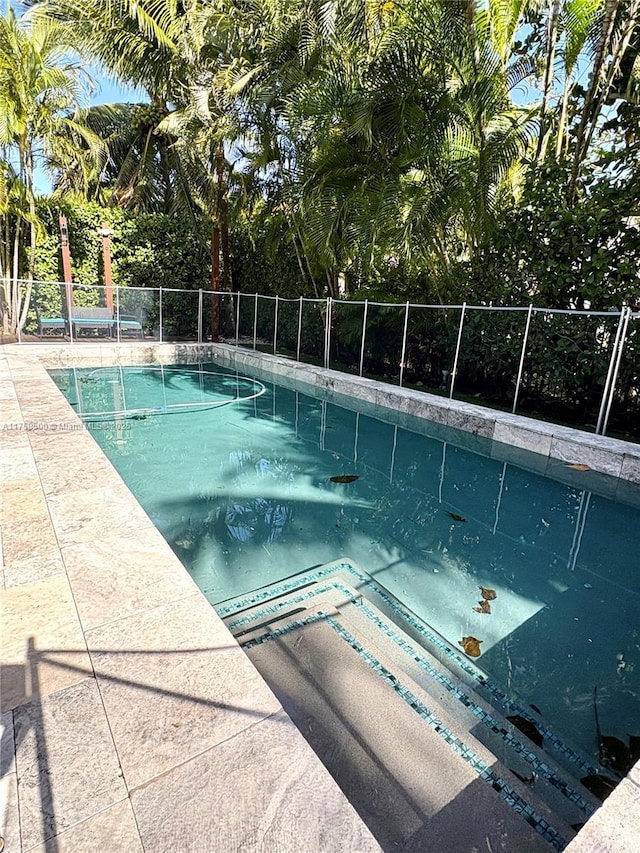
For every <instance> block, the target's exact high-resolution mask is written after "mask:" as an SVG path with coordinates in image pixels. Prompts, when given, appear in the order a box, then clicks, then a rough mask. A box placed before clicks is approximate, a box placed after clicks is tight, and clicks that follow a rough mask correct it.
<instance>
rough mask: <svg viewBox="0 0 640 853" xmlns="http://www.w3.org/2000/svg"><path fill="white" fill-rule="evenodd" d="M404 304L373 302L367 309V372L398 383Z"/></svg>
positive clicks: (365, 362)
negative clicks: (378, 303)
mask: <svg viewBox="0 0 640 853" xmlns="http://www.w3.org/2000/svg"><path fill="white" fill-rule="evenodd" d="M404 314H405V306H404V305H372V304H369V310H368V312H367V332H366V338H365V347H364V367H363V375H364V376H368V377H370V378H371V379H382V380H383V381H384V382H391V383H393V384H395V385H397V384H398V383H399V381H400V356H401V354H402V332H403V330H404Z"/></svg>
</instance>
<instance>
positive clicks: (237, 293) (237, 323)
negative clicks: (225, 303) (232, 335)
mask: <svg viewBox="0 0 640 853" xmlns="http://www.w3.org/2000/svg"><path fill="white" fill-rule="evenodd" d="M239 339H240V291H239V290H238V291H237V292H236V347H237V346H239V344H238V341H239Z"/></svg>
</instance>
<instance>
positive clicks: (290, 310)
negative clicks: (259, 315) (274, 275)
mask: <svg viewBox="0 0 640 853" xmlns="http://www.w3.org/2000/svg"><path fill="white" fill-rule="evenodd" d="M299 314H300V300H299V299H280V300H278V338H277V341H276V352H278V353H279V354H280V355H286V356H289V357H290V358H295V355H296V348H297V345H298V316H299Z"/></svg>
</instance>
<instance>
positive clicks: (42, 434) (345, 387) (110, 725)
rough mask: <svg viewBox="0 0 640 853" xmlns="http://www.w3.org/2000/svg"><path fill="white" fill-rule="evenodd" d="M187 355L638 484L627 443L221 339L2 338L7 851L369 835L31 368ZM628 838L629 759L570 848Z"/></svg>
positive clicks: (639, 469)
mask: <svg viewBox="0 0 640 853" xmlns="http://www.w3.org/2000/svg"><path fill="white" fill-rule="evenodd" d="M198 359H203V360H216V361H218V362H219V363H221V364H224V365H226V366H231V367H238V368H239V369H241V368H242V366H243V365H246V366H248V367H251V368H255V367H259V366H262V370H263V371H265V364H268V368H267V370H266V371H265V373H268V374H271V375H273V376H274V377H277V378H278V381H283V382H293V381H301V382H303V383H305V384H306V385H308V386H314V387H316V388H317V389H318V390H319V392H320V393H331V394H334V393H335V394H342V395H344V396H349V397H350V398H351V400H352V401H355V402H357V403H358V405H362V406H366V405H383V406H387V407H388V408H391V409H393V410H394V417H396V418H397V416H398V413H400V414H401V416H402V417H405V418H407V419H411V418H417V417H428V418H430V419H431V420H433V421H435V422H436V423H440V424H447V425H449V426H454V427H457V428H458V429H461V430H464V432H465V433H466V435H467V436H468V441H469V442H473V441H476V440H485V441H486V440H489V439H494V440H495V441H499V442H502V444H501V445H495V454H496V455H498V456H499V457H500V458H505V459H509V458H510V454H511V455H513V454H516V456H517V454H518V453H520V452H521V451H522V452H525V453H526V452H527V451H529V450H534V451H536V455H530V456H529V457H528V464H530V465H533V466H535V465H538V466H539V468H540V470H545V471H546V472H547V473H550V474H551V475H553V466H554V465H556V466H557V465H562V466H564V462H565V461H571V462H575V461H579V462H584V463H586V464H589V466H590V467H591V468H592V469H593V471H594V472H596V473H595V474H593V476H596V475H597V473H598V472H599V473H600V474H601V475H608V476H607V477H606V478H605V479H603V480H602V489H603V491H604V492H605V493H606V492H607V490H608V491H609V493H610V495H609V496H611V497H614V496H616V497H620V498H621V499H627V500H632V501H634V502H635V500H636V499H637V496H638V492H639V487H638V483H639V482H640V447H638V446H637V445H632V444H628V443H625V442H619V441H616V440H614V439H606V438H601V437H597V436H592V435H588V434H586V433H580V432H578V431H576V430H568V429H567V428H564V427H556V426H554V425H548V424H542V423H539V422H536V421H532V420H529V419H527V418H521V417H516V416H511V415H503V414H502V413H497V412H493V411H490V410H487V409H482V408H481V407H479V406H470V405H468V404H464V403H457V402H455V401H448V400H441V399H440V398H435V397H430V396H429V395H425V394H420V393H416V392H412V391H407V390H405V389H398V388H392V387H390V386H386V385H383V384H381V383H377V382H372V381H371V380H366V379H359V378H357V377H351V376H349V377H346V376H343V375H342V374H336V373H334V372H332V371H327V370H322V369H321V368H313V367H309V366H308V365H297V364H295V363H292V362H290V361H287V360H286V359H278V358H271V359H270V358H269V357H265V356H262V355H260V354H256V353H252V352H248V351H245V350H236V349H235V348H234V347H228V346H218V347H213V348H212V347H211V346H197V345H193V346H190V345H185V346H173V345H167V344H160V345H156V346H150V345H149V344H146V343H140V344H134V343H132V344H126V345H120V346H117V345H114V344H102V343H86V344H77V345H75V346H74V347H70V346H68V345H55V344H54V345H48V344H47V345H37V344H36V345H33V346H31V345H23V346H5V347H4V348H3V349H2V350H0V407H1V413H2V418H1V420H2V424H3V429H2V443H1V453H2V457H1V460H0V462H1V466H2V468H1V470H2V475H3V488H2V499H1V503H0V524H1V528H2V539H1V542H0V545H1V552H2V556H3V560H2V574H1V576H0V601H1V604H2V614H1V616H0V619H1V621H0V625H1V628H0V631H1V637H0V639H1V648H2V656H1V663H2V671H1V678H2V681H1V690H2V693H1V696H2V717H1V720H0V722H1V725H2V743H1V747H2V749H1V753H0V832H1V834H2V835H3V837H4V839H5V848H4V849H5V851H11V852H12V853H14V851H15V853H18V851H20V853H22V851H27V850H39V851H47V853H65V851H72V850H73V851H88V853H92V851H98V850H102V849H105V850H110V851H123V853H124V851H127V853H129V851H131V853H135V851H154V853H156V851H158V853H163V851H185V853H186V851H193V853H197V851H203V853H204V852H205V851H206V852H207V853H208V851H215V850H220V851H225V853H236V851H265V853H267V851H268V853H271V851H277V853H286V851H289V850H291V851H294V850H295V851H305V853H306V851H310V853H311V851H343V850H344V851H354V852H355V851H363V853H364V851H369V850H379V849H380V848H379V846H378V844H377V843H376V841H375V840H374V838H373V837H372V836H371V834H370V833H369V831H368V830H367V828H366V827H365V826H364V824H363V823H362V821H361V820H360V819H359V817H358V816H357V814H356V813H355V811H354V810H353V808H352V807H351V805H350V804H349V803H348V801H347V800H346V799H345V797H344V795H343V794H342V792H341V791H340V789H339V788H338V786H337V785H336V784H335V782H334V781H333V780H332V778H331V777H330V776H329V774H328V773H327V771H326V770H325V769H324V767H323V765H322V764H321V762H320V761H319V759H318V758H317V757H316V756H315V754H314V753H313V752H312V750H311V749H310V747H309V746H308V745H307V743H306V741H305V740H304V738H303V737H302V735H301V734H300V733H299V732H298V730H297V729H296V728H295V726H294V725H293V723H292V722H291V721H290V719H289V718H288V717H287V715H286V714H285V713H284V711H283V710H282V708H281V706H280V705H279V703H278V701H277V700H276V698H275V697H274V695H273V693H272V692H271V691H270V690H269V688H268V687H267V686H266V684H265V682H264V681H263V680H262V678H261V677H260V676H259V674H258V673H257V671H256V670H255V669H254V667H253V665H252V664H251V663H250V661H249V660H248V658H247V657H246V656H245V655H244V654H243V652H242V651H241V650H240V648H239V647H238V645H237V644H236V642H235V640H234V639H233V637H232V636H231V635H230V634H229V632H228V631H227V629H226V628H225V626H224V625H223V624H222V622H221V621H220V620H219V619H218V617H217V615H216V614H215V613H214V611H213V610H212V608H211V607H210V605H209V604H208V602H207V601H206V600H205V599H204V597H203V596H202V594H201V593H200V592H199V590H198V589H197V587H196V586H195V585H194V584H193V582H192V581H191V580H190V578H189V576H188V575H187V573H186V572H185V570H184V568H183V567H182V565H181V563H180V562H179V560H178V559H177V557H175V555H174V554H173V552H172V551H171V549H170V548H169V546H168V545H167V544H166V542H165V541H164V539H163V538H162V536H161V535H160V533H159V532H158V531H157V530H156V528H155V527H154V526H153V524H152V523H151V521H150V520H149V518H148V516H147V515H146V514H145V513H144V511H143V510H142V509H141V507H140V506H139V504H138V503H137V501H136V500H135V498H134V497H133V496H132V495H131V493H130V492H129V490H128V489H127V488H126V487H125V485H124V484H123V483H122V481H121V479H120V477H119V475H118V474H117V472H116V471H115V469H114V468H113V467H112V466H111V464H110V462H109V461H108V460H107V459H106V457H105V456H104V455H103V454H102V452H101V451H100V450H99V448H98V446H97V445H96V443H95V442H94V441H93V439H92V438H91V436H90V435H89V433H88V432H86V431H85V430H83V429H82V425H81V423H80V421H79V420H78V418H77V416H76V415H75V413H74V412H73V411H72V409H71V407H70V406H69V405H68V404H67V402H66V400H65V399H64V397H63V396H62V394H61V393H60V392H59V391H58V389H57V388H56V387H55V385H54V383H53V382H52V380H51V379H50V378H49V376H48V375H47V373H46V369H45V368H52V367H68V366H90V365H95V366H100V365H107V364H109V365H111V364H117V363H120V364H136V363H137V364H142V363H149V362H163V363H175V362H180V361H196V360H198ZM341 383H343V384H341ZM412 424H413V421H411V422H410V420H407V425H408V426H411V425H412ZM520 461H521V458H520V456H518V462H520ZM525 461H527V460H525ZM566 475H567V472H566V469H565V470H564V471H563V476H566ZM611 477H613V478H615V479H613V480H612V479H611ZM639 837H640V767H639V766H636V768H635V769H634V770H633V771H632V773H631V774H630V775H629V776H628V777H627V779H625V780H624V781H623V782H622V783H621V784H620V785H619V786H618V788H617V789H616V791H615V792H614V793H613V794H612V795H611V797H610V798H609V799H608V800H607V801H606V802H605V804H604V805H603V807H602V808H601V809H599V810H598V812H596V815H595V816H594V817H593V818H592V819H591V820H590V821H589V822H588V823H587V825H586V826H585V828H584V829H583V830H582V831H581V832H580V833H579V835H578V836H577V837H576V838H575V839H574V841H573V842H572V843H571V844H570V845H569V847H568V848H567V849H568V850H569V851H570V853H596V851H598V853H607V851H611V853H614V851H615V853H626V851H629V853H631V851H634V853H635V850H636V849H637V839H638V838H639ZM452 845H455V840H453V839H452ZM455 849H456V848H455V846H451V848H450V850H451V851H455Z"/></svg>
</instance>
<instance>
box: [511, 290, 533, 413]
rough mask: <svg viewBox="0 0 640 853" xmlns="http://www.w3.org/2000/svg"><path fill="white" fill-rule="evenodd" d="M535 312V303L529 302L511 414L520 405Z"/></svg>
mask: <svg viewBox="0 0 640 853" xmlns="http://www.w3.org/2000/svg"><path fill="white" fill-rule="evenodd" d="M532 314H533V303H529V310H528V311H527V322H526V323H525V326H524V335H523V336H522V349H521V350H520V364H519V365H518V377H517V379H516V390H515V393H514V395H513V406H512V407H511V414H512V415H515V413H516V408H517V406H518V395H519V394H520V383H521V382H522V371H523V369H524V358H525V355H526V352H527V340H528V339H529V327H530V325H531V315H532Z"/></svg>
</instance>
